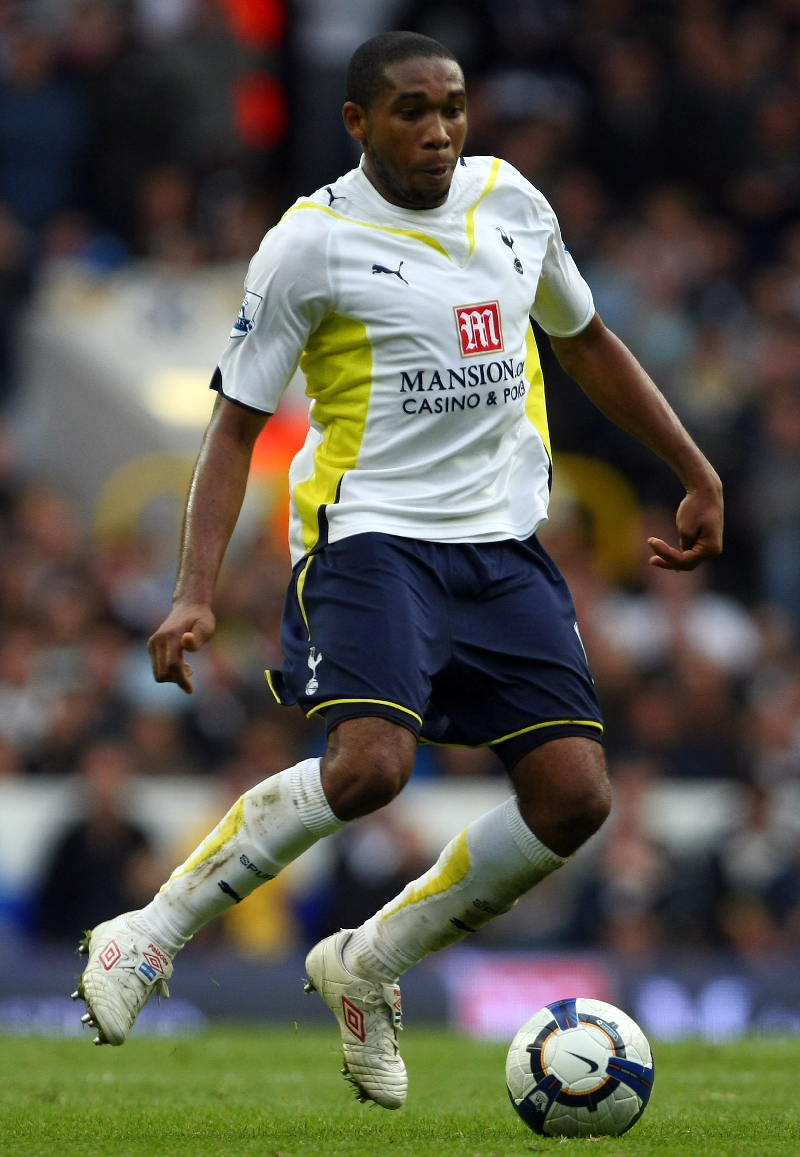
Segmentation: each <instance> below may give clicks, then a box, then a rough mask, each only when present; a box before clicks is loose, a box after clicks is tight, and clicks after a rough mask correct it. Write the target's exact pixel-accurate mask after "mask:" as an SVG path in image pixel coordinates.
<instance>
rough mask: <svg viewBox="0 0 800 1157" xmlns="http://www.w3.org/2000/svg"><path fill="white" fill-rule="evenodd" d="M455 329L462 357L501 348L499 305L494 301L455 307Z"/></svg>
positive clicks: (493, 351) (501, 332) (495, 350)
mask: <svg viewBox="0 0 800 1157" xmlns="http://www.w3.org/2000/svg"><path fill="white" fill-rule="evenodd" d="M455 315H456V329H457V330H458V341H459V344H460V346H461V356H462V358H469V357H473V356H474V355H475V354H488V353H496V352H498V351H500V352H502V350H503V330H502V328H501V326H500V306H499V304H498V303H497V302H496V301H481V302H479V303H478V304H477V305H457V306H456V307H455Z"/></svg>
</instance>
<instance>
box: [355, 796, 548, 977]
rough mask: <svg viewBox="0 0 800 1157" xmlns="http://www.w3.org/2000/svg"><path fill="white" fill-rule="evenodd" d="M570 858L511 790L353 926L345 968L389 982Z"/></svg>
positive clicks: (473, 927) (505, 908)
mask: <svg viewBox="0 0 800 1157" xmlns="http://www.w3.org/2000/svg"><path fill="white" fill-rule="evenodd" d="M566 862H567V861H566V859H564V858H563V857H562V856H557V855H556V853H555V852H551V851H550V849H549V848H546V847H545V845H544V844H543V843H542V842H541V840H539V839H538V838H537V837H536V836H535V835H534V834H533V832H532V831H531V830H530V828H529V827H528V826H527V824H526V823H525V821H524V820H523V818H522V816H521V815H520V810H519V804H518V802H517V800H516V798H512V799H510V800H508V801H507V802H506V803H504V804H501V805H500V806H499V807H496V808H495V809H494V810H493V811H490V812H487V814H486V815H485V816H481V818H480V819H479V820H476V821H475V823H472V824H470V825H469V827H468V828H465V829H464V831H463V832H461V834H460V835H458V836H456V838H455V839H454V840H451V841H450V843H449V844H448V845H447V847H446V848H445V850H444V851H443V852H442V854H441V856H440V857H439V859H438V860H437V862H436V863H435V864H434V866H433V867H432V868H431V869H430V870H429V871H428V872H426V873H425V875H424V876H420V878H419V879H418V880H413V881H412V883H410V884H407V885H406V887H405V888H404V890H403V891H402V892H401V893H400V895H399V896H397V897H396V898H395V899H394V900H390V901H389V903H388V904H386V905H385V906H384V907H383V908H381V910H380V912H377V913H376V914H375V915H374V916H372V917H371V918H370V919H369V920H367V922H366V924H362V925H361V927H360V928H356V930H355V931H354V933H353V935H352V936H351V937H350V939H349V941H348V942H347V944H346V945H345V947H344V951H343V960H344V965H345V968H347V969H348V970H349V971H350V972H352V973H354V975H356V976H363V977H367V978H369V979H374V980H378V981H381V982H386V983H391V982H392V981H394V980H396V979H397V977H398V976H400V975H401V974H402V973H403V972H405V971H406V969H407V968H410V967H411V965H412V964H416V963H417V961H418V960H421V959H422V958H423V956H427V955H428V953H429V952H436V951H438V950H439V949H440V948H446V947H447V945H448V944H454V943H455V942H456V941H457V940H463V939H464V937H465V936H468V935H469V933H470V932H475V931H477V930H478V928H482V927H483V925H484V924H488V923H489V921H490V920H494V918H495V916H499V915H501V914H502V913H503V912H507V911H508V910H509V909H510V908H513V906H514V905H515V904H516V902H517V900H518V899H519V898H520V896H522V895H524V893H525V892H527V891H528V890H529V889H530V888H532V887H533V886H534V884H538V883H539V881H540V880H543V879H544V878H545V876H549V875H550V873H551V872H554V871H555V870H556V868H560V867H561V866H562V864H565V863H566Z"/></svg>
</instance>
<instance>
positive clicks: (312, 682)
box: [306, 647, 322, 695]
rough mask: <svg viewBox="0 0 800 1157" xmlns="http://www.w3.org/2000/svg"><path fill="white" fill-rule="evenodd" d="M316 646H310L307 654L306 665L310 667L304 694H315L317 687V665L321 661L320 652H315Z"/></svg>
mask: <svg viewBox="0 0 800 1157" xmlns="http://www.w3.org/2000/svg"><path fill="white" fill-rule="evenodd" d="M316 650H317V649H316V647H312V648H311V654H310V655H309V656H308V665H309V667H310V668H311V678H310V679H309V681H308V682H307V683H306V695H314V694H316V691H317V688H318V687H319V679H318V678H317V667H318V666H319V665H320V663H321V662H322V653H321V652H320V654H319V655H317V653H316Z"/></svg>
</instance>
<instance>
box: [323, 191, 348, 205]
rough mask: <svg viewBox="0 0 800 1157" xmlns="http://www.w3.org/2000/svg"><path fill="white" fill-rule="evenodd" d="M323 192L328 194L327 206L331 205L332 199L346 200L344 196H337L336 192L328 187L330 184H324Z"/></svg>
mask: <svg viewBox="0 0 800 1157" xmlns="http://www.w3.org/2000/svg"><path fill="white" fill-rule="evenodd" d="M325 192H326V193H327V194H328V197H329V200H328V208H330V207H331V205H332V204H333V202H334V201H346V200H347V198H346V197H339V196H337V195H336V193H334V191H333V189H332V188H331V187H330V185H326V186H325Z"/></svg>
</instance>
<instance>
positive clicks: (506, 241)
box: [495, 225, 525, 273]
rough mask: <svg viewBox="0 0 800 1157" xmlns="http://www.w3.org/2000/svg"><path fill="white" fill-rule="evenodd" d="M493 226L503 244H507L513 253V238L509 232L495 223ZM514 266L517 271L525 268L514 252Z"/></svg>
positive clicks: (519, 271) (522, 270) (520, 271)
mask: <svg viewBox="0 0 800 1157" xmlns="http://www.w3.org/2000/svg"><path fill="white" fill-rule="evenodd" d="M495 228H496V229H497V232H498V233H499V234H500V237H501V239H502V242H503V244H504V245H507V246H508V248H509V249H510V250H511V252H512V253H514V238H513V237H512V236H511V235H510V234H509V233H506V231H505V229H501V228H500V227H499V226H497V225H496V226H495ZM514 268H515V269H516V271H517V273H524V272H525V270H524V269H523V268H522V262H521V261H520V259H519V257H517V255H516V253H514Z"/></svg>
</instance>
